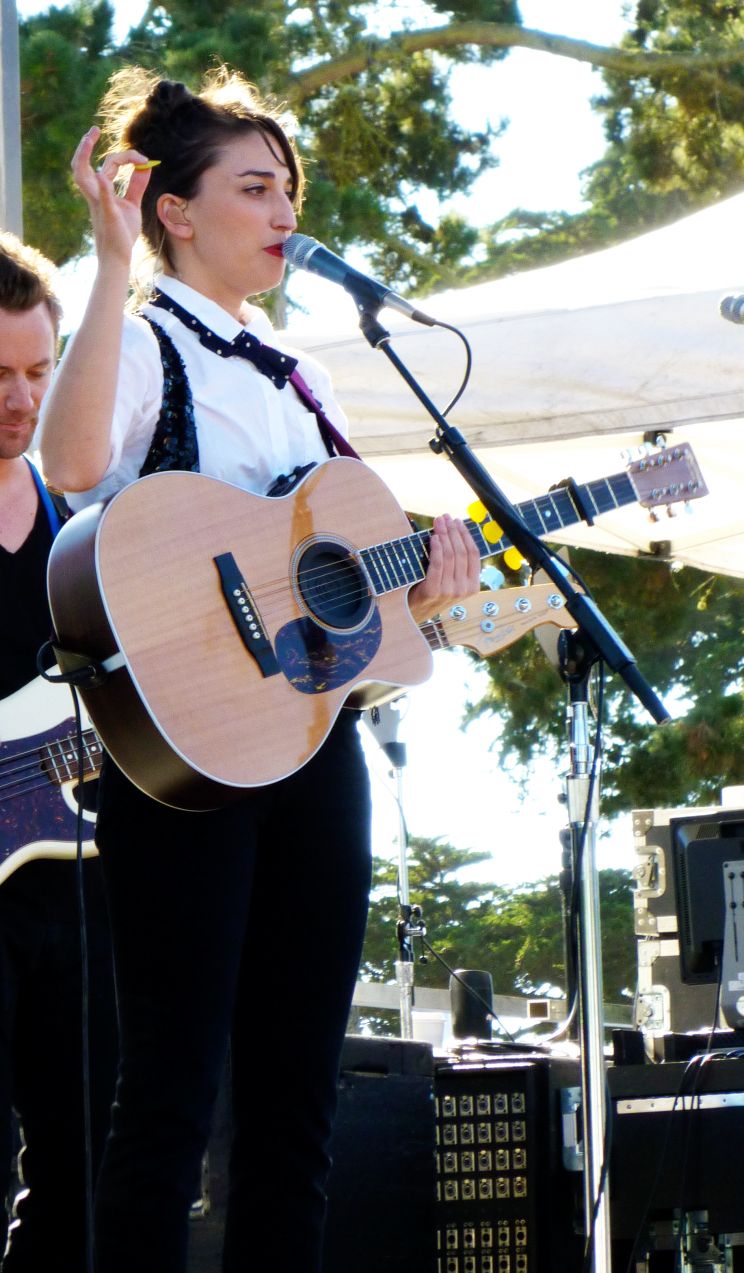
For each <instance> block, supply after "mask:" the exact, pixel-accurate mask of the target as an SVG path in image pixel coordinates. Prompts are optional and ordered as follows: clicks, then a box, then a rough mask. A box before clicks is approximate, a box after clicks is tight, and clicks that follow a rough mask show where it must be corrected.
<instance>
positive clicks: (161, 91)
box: [147, 80, 194, 113]
mask: <svg viewBox="0 0 744 1273" xmlns="http://www.w3.org/2000/svg"><path fill="white" fill-rule="evenodd" d="M193 101H194V94H193V93H192V92H191V90H190V89H188V88H187V87H186V85H185V84H182V83H181V82H180V80H161V81H160V83H159V84H158V85H157V87H156V88H155V89H153V91H152V93H151V94H150V96H149V98H148V103H147V104H148V105H152V106H153V107H155V108H156V109H157V110H160V111H163V112H164V113H168V112H170V111H175V110H179V109H180V107H182V106H185V105H186V104H187V103H190V102H193Z"/></svg>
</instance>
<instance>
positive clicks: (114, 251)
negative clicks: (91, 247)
mask: <svg viewBox="0 0 744 1273" xmlns="http://www.w3.org/2000/svg"><path fill="white" fill-rule="evenodd" d="M100 136H101V130H100V128H98V127H96V126H95V125H94V126H93V127H92V128H89V129H88V131H87V133H86V134H85V136H84V137H82V138H81V140H80V143H79V145H78V147H77V150H76V151H75V154H74V155H73V157H72V164H71V167H72V175H73V178H74V180H75V184H76V186H77V187H78V190H79V191H80V193H81V194H82V195H83V197H84V198H85V200H86V202H87V204H88V208H89V210H90V219H91V225H92V227H93V233H94V236H95V241H96V249H97V252H98V256H99V260H100V259H102V258H104V257H108V256H109V255H111V256H114V257H121V258H122V259H126V261H127V262H129V261H130V260H131V256H132V249H133V247H134V244H135V242H136V240H137V236H138V235H139V233H140V230H141V228H142V214H141V211H140V205H141V203H142V196H143V194H144V192H145V190H146V189H147V184H148V182H149V180H150V175H151V169H150V168H149V167H148V168H144V169H141V170H138V169H137V168H133V169H132V172H131V174H130V177H129V181H128V183H127V186H126V189H125V190H124V191H122V192H120V191H118V190H117V189H116V187H115V185H114V181H115V179H116V175H117V173H118V172H119V170H120V168H124V167H126V166H127V165H133V164H147V162H148V160H147V156H146V155H143V154H141V153H140V152H139V151H138V150H120V151H115V152H112V153H111V154H108V155H106V157H105V158H104V160H103V163H102V164H101V165H100V167H99V168H93V166H92V164H91V156H92V154H93V151H94V149H95V146H96V143H97V141H98V139H99V137H100Z"/></svg>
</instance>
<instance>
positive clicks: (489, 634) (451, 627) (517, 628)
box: [436, 584, 575, 658]
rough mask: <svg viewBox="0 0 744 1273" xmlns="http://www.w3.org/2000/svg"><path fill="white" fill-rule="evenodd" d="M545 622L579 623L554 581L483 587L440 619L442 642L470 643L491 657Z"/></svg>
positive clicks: (564, 626)
mask: <svg viewBox="0 0 744 1273" xmlns="http://www.w3.org/2000/svg"><path fill="white" fill-rule="evenodd" d="M541 623H552V624H555V626H556V627H559V628H571V627H575V622H574V620H573V619H572V618H571V615H570V614H569V613H568V611H567V610H566V605H565V601H564V598H563V597H562V596H561V594H560V593H559V592H558V590H557V589H556V588H555V586H554V585H553V584H532V585H531V586H530V587H526V588H500V589H499V590H498V591H497V592H493V591H491V590H490V589H485V588H484V589H483V590H482V591H481V592H476V593H474V594H473V595H472V596H470V597H465V598H463V600H462V601H458V602H455V604H454V605H451V606H449V607H448V608H447V609H446V610H444V611H442V613H441V614H440V615H439V618H438V620H437V623H436V627H437V629H438V632H439V636H440V639H441V638H443V640H441V644H444V645H466V646H467V647H468V649H470V650H474V651H475V653H476V654H480V655H482V656H483V657H486V658H487V657H488V656H489V655H491V654H496V653H497V651H498V650H503V649H504V648H505V647H506V646H507V645H511V644H512V642H514V641H517V640H518V639H519V638H520V637H522V636H524V635H525V633H526V632H529V631H531V629H532V628H536V627H538V625H539V624H541Z"/></svg>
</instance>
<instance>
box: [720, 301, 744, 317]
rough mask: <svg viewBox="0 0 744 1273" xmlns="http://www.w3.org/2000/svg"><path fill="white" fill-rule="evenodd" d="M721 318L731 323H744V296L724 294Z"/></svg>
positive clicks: (721, 304)
mask: <svg viewBox="0 0 744 1273" xmlns="http://www.w3.org/2000/svg"><path fill="white" fill-rule="evenodd" d="M718 308H719V310H720V312H721V318H727V319H728V321H729V322H730V323H744V296H724V297H723V300H722V301H721V303H720V305H719V307H718Z"/></svg>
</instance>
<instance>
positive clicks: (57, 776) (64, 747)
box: [40, 729, 103, 786]
mask: <svg viewBox="0 0 744 1273" xmlns="http://www.w3.org/2000/svg"><path fill="white" fill-rule="evenodd" d="M40 758H41V767H42V769H43V770H44V772H45V774H46V775H47V777H48V778H49V779H50V781H51V782H55V783H57V784H58V785H59V786H61V785H62V783H63V782H72V781H74V780H75V779H77V778H78V776H79V774H80V761H79V759H78V740H77V737H75V736H71V737H68V738H58V739H55V741H54V742H53V743H48V744H47V745H46V746H44V747H42V748H41V750H40ZM102 759H103V749H102V747H101V743H100V740H99V738H98V735H97V734H96V732H95V730H93V729H86V730H84V731H83V754H82V772H83V775H84V776H85V777H88V778H89V777H90V776H91V775H92V774H97V773H99V772H100V769H101V761H102Z"/></svg>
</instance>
